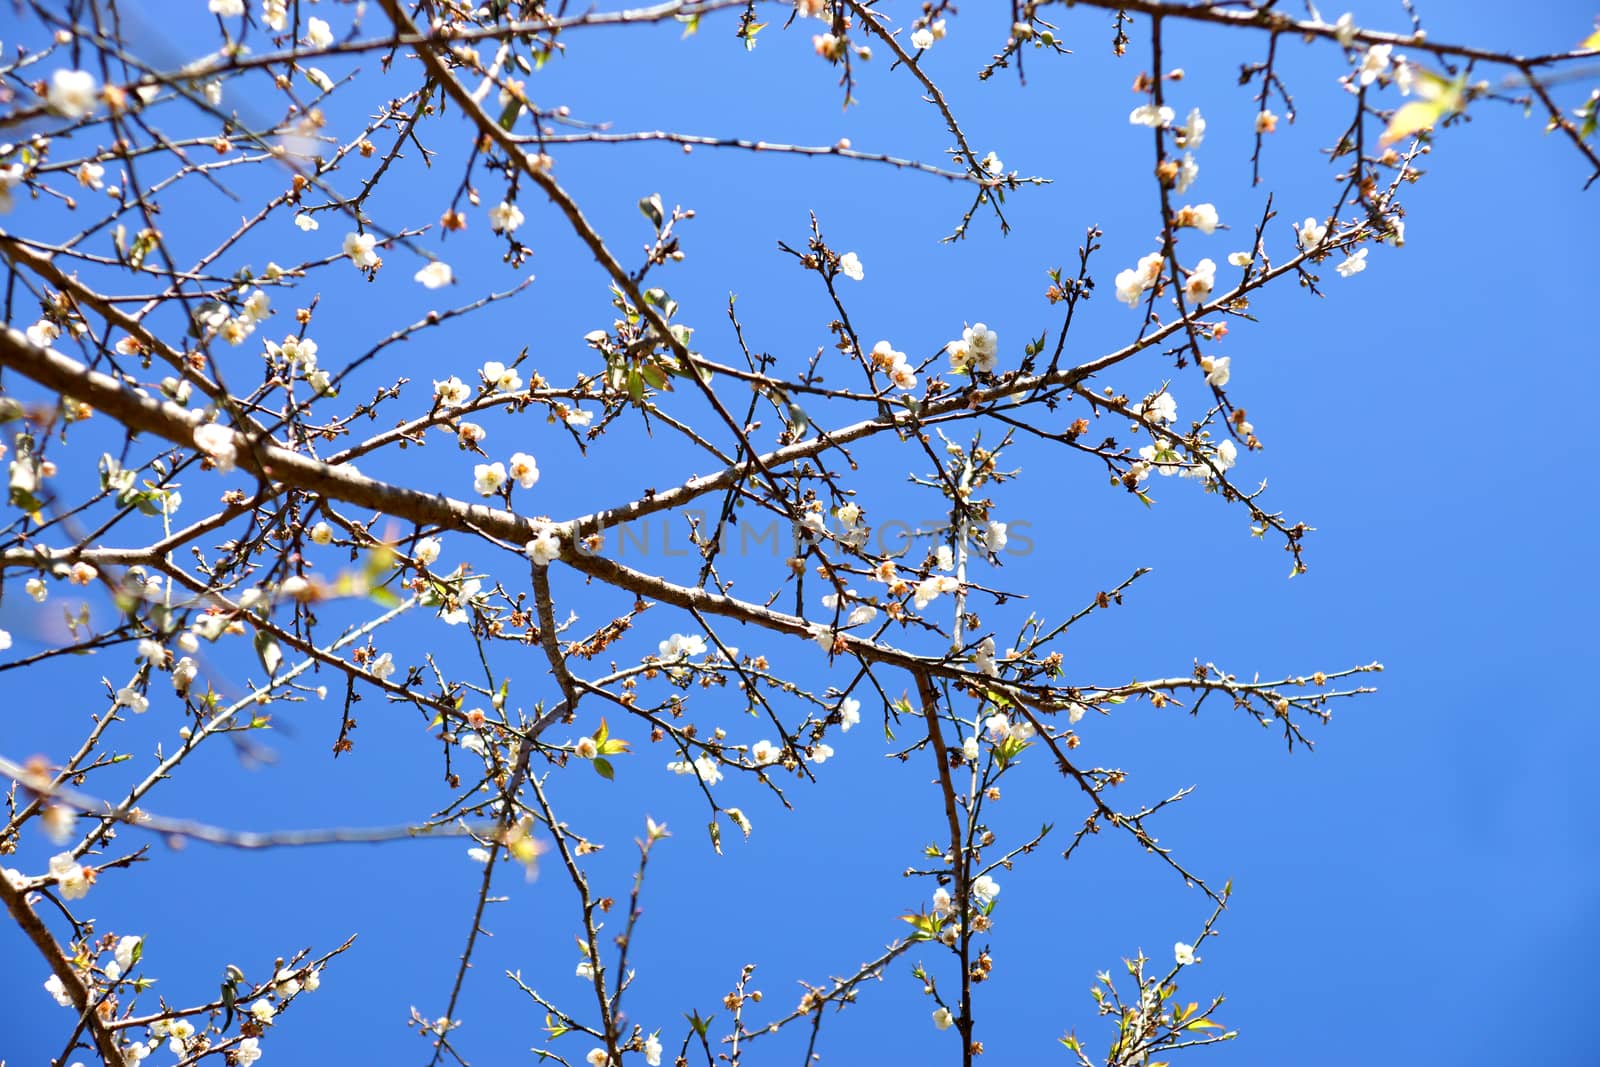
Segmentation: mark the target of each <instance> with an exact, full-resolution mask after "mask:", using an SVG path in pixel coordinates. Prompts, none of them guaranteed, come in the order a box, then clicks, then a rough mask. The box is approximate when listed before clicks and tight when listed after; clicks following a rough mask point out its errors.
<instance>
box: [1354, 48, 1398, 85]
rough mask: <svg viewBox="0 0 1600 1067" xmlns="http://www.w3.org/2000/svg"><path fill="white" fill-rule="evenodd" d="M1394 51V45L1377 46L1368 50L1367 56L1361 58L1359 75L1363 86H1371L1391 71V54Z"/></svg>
mask: <svg viewBox="0 0 1600 1067" xmlns="http://www.w3.org/2000/svg"><path fill="white" fill-rule="evenodd" d="M1393 51H1394V45H1392V44H1375V45H1373V46H1372V47H1370V48H1368V49H1367V54H1366V55H1365V56H1362V57H1361V73H1360V75H1359V78H1360V81H1361V84H1362V85H1364V86H1365V85H1371V84H1372V83H1373V82H1374V81H1376V80H1377V79H1378V78H1379V77H1381V76H1382V75H1383V74H1384V73H1386V72H1387V71H1388V69H1389V53H1391V52H1393Z"/></svg>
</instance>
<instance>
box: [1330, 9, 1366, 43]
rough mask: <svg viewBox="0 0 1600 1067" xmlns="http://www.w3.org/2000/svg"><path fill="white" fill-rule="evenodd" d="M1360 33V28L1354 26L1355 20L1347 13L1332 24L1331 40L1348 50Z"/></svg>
mask: <svg viewBox="0 0 1600 1067" xmlns="http://www.w3.org/2000/svg"><path fill="white" fill-rule="evenodd" d="M1360 32H1361V30H1360V28H1359V27H1357V26H1356V20H1355V18H1354V17H1353V16H1352V15H1351V14H1350V12H1348V11H1346V12H1345V13H1344V14H1342V15H1340V16H1339V21H1337V22H1335V23H1334V24H1333V39H1334V40H1336V41H1338V42H1339V44H1340V45H1342V46H1343V47H1345V48H1349V47H1350V46H1351V45H1352V44H1354V43H1355V40H1356V34H1357V33H1360Z"/></svg>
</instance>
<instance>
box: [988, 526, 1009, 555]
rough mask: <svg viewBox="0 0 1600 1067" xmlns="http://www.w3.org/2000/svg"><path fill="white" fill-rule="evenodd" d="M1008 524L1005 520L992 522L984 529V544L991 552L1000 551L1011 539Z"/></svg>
mask: <svg viewBox="0 0 1600 1067" xmlns="http://www.w3.org/2000/svg"><path fill="white" fill-rule="evenodd" d="M1007 529H1008V526H1007V524H1006V523H1003V522H990V523H989V524H988V526H986V527H985V528H984V531H983V544H984V547H986V548H987V549H988V550H989V551H990V552H999V551H1001V550H1002V549H1004V548H1005V547H1006V543H1007V542H1008V541H1010V540H1011V536H1010V534H1009V533H1007V532H1006V531H1007Z"/></svg>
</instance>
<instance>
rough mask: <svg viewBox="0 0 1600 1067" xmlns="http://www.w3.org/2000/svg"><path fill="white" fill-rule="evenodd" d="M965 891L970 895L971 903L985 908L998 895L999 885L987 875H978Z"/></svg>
mask: <svg viewBox="0 0 1600 1067" xmlns="http://www.w3.org/2000/svg"><path fill="white" fill-rule="evenodd" d="M967 891H968V892H969V893H971V894H972V899H973V901H975V902H976V903H977V904H978V906H979V907H987V906H988V904H989V903H990V902H991V901H993V900H994V898H995V897H997V896H999V895H1000V883H998V882H996V881H995V880H994V879H993V878H991V877H989V876H988V875H987V874H980V875H978V877H976V878H974V879H973V880H972V884H971V885H970V886H968V887H967Z"/></svg>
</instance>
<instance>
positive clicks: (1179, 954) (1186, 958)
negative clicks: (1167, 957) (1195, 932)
mask: <svg viewBox="0 0 1600 1067" xmlns="http://www.w3.org/2000/svg"><path fill="white" fill-rule="evenodd" d="M1172 958H1173V959H1174V960H1175V961H1177V963H1178V966H1180V967H1187V966H1189V965H1190V964H1191V963H1194V962H1196V961H1197V960H1198V957H1197V956H1195V954H1194V946H1193V945H1186V944H1184V943H1183V942H1182V941H1179V942H1176V943H1175V944H1174V945H1173V946H1172Z"/></svg>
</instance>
